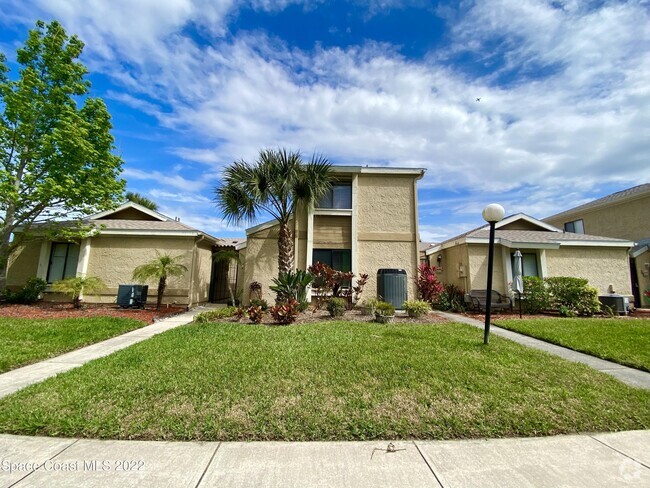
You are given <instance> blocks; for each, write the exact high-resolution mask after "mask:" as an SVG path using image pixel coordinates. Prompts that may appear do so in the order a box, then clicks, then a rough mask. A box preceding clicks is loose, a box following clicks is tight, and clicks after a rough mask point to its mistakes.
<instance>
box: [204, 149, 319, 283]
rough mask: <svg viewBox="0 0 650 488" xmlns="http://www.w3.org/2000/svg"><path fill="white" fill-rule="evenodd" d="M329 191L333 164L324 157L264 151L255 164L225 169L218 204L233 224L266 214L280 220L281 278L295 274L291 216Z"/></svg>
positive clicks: (279, 270)
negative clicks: (307, 158)
mask: <svg viewBox="0 0 650 488" xmlns="http://www.w3.org/2000/svg"><path fill="white" fill-rule="evenodd" d="M330 188H331V165H330V163H329V162H328V161H327V159H325V158H324V157H322V156H314V157H312V160H311V161H310V162H309V163H304V162H303V161H302V158H301V156H300V153H299V152H287V151H286V149H278V150H271V149H265V150H262V151H260V154H259V157H258V158H257V160H256V161H255V162H254V163H247V162H246V161H243V160H241V161H236V162H234V163H233V164H232V165H230V166H229V167H227V168H226V169H225V171H224V174H223V178H222V184H221V186H219V187H217V188H216V189H215V201H216V203H217V206H218V207H219V209H220V210H221V212H222V214H223V215H224V217H225V218H226V220H227V221H229V222H230V223H234V224H241V223H242V222H244V221H248V222H251V223H252V222H253V221H255V219H256V218H258V217H259V216H260V214H261V213H262V212H264V211H265V212H268V213H269V214H271V215H272V216H273V217H274V218H275V219H276V220H277V221H278V223H279V225H280V234H279V237H278V276H279V275H280V274H282V273H287V272H289V271H293V264H294V259H293V257H294V249H293V236H292V232H291V229H290V227H289V220H290V218H291V216H292V215H293V213H294V212H295V210H296V208H297V206H298V205H299V204H305V205H312V204H314V202H316V201H317V200H319V199H320V198H321V197H323V196H324V195H325V194H326V193H327V192H328V191H329V189H330Z"/></svg>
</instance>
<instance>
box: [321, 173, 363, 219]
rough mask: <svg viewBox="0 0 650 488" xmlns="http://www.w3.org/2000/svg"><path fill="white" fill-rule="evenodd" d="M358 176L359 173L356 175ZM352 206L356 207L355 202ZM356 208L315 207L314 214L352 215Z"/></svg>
mask: <svg viewBox="0 0 650 488" xmlns="http://www.w3.org/2000/svg"><path fill="white" fill-rule="evenodd" d="M354 177H355V178H356V177H357V175H354ZM352 207H353V208H354V202H353V203H352ZM353 213H354V210H353V209H352V208H314V215H334V216H342V217H348V216H350V215H353Z"/></svg>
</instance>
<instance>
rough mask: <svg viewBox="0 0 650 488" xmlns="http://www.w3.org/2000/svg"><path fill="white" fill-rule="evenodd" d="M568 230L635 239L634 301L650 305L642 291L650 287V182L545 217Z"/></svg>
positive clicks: (632, 256)
mask: <svg viewBox="0 0 650 488" xmlns="http://www.w3.org/2000/svg"><path fill="white" fill-rule="evenodd" d="M544 221H545V222H547V223H549V224H551V225H554V226H556V227H559V228H563V229H564V230H566V231H570V232H577V233H589V234H597V235H603V236H611V237H617V238H619V239H627V240H630V241H635V243H636V245H635V246H634V247H633V248H632V249H631V250H630V272H631V280H632V285H631V286H632V294H633V296H634V303H635V305H636V306H637V307H639V306H646V307H647V306H650V303H648V302H647V301H644V300H643V298H642V297H641V294H642V293H643V291H644V290H647V289H650V183H645V184H643V185H639V186H635V187H632V188H628V189H627V190H623V191H619V192H616V193H612V194H611V195H607V196H606V197H603V198H599V199H598V200H594V201H592V202H589V203H586V204H584V205H580V206H578V207H575V208H572V209H570V210H566V211H564V212H561V213H558V214H555V215H552V216H550V217H547V218H545V219H544Z"/></svg>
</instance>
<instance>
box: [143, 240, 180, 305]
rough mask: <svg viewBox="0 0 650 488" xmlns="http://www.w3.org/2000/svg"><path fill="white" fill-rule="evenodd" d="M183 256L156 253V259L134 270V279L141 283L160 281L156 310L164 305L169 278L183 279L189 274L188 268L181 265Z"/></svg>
mask: <svg viewBox="0 0 650 488" xmlns="http://www.w3.org/2000/svg"><path fill="white" fill-rule="evenodd" d="M181 259H183V255H182V254H181V255H179V256H175V257H171V256H170V255H169V254H160V253H159V252H158V251H156V259H154V260H152V261H149V262H148V263H146V264H142V265H140V266H138V267H137V268H135V269H134V270H133V279H134V280H135V281H137V282H139V283H146V282H147V281H155V280H158V301H157V302H156V308H158V309H159V308H160V306H161V305H162V299H163V295H164V294H165V288H167V278H168V277H181V276H183V275H184V274H185V273H187V267H185V265H183V264H181V263H179V261H180V260H181Z"/></svg>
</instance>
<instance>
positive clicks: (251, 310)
mask: <svg viewBox="0 0 650 488" xmlns="http://www.w3.org/2000/svg"><path fill="white" fill-rule="evenodd" d="M246 312H247V313H248V318H249V320H250V321H251V322H253V323H254V324H259V323H260V322H262V317H263V315H264V311H263V310H262V307H248V309H247V310H246Z"/></svg>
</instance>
